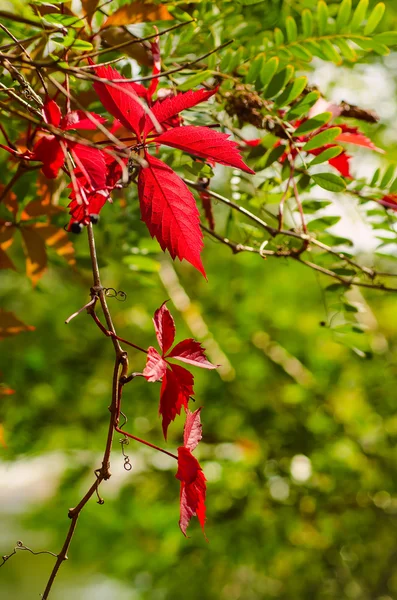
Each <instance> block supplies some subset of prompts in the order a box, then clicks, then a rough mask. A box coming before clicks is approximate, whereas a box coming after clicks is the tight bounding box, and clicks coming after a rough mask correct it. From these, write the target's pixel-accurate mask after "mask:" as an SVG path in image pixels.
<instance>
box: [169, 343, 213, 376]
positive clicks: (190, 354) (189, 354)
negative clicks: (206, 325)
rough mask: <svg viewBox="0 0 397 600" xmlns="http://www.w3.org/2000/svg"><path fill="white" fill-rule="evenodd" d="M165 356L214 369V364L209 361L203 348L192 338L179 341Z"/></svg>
mask: <svg viewBox="0 0 397 600" xmlns="http://www.w3.org/2000/svg"><path fill="white" fill-rule="evenodd" d="M167 358H175V359H177V360H181V361H182V362H185V363H189V364H190V365H194V366H195V367H202V368H203V369H216V365H213V364H212V363H210V361H209V360H208V359H207V357H206V356H205V354H204V348H203V347H202V345H201V344H200V342H196V340H193V339H192V338H188V339H187V340H183V341H182V342H179V344H177V345H176V346H175V347H174V348H173V349H172V350H171V352H170V353H169V354H168V356H167Z"/></svg>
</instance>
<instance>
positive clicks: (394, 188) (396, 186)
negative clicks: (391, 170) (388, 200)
mask: <svg viewBox="0 0 397 600" xmlns="http://www.w3.org/2000/svg"><path fill="white" fill-rule="evenodd" d="M396 192H397V177H396V179H395V180H394V181H393V183H392V184H391V186H390V188H389V193H390V194H395V193H396Z"/></svg>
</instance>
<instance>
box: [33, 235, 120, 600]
mask: <svg viewBox="0 0 397 600" xmlns="http://www.w3.org/2000/svg"><path fill="white" fill-rule="evenodd" d="M87 230H88V243H89V248H90V256H91V265H92V275H93V280H94V286H93V288H92V294H94V295H95V296H94V297H98V298H99V301H100V303H101V307H102V311H103V314H104V316H105V320H106V324H107V326H108V330H109V332H110V333H111V338H112V343H113V347H114V351H115V362H114V369H113V383H112V401H111V405H110V407H109V411H110V419H109V427H108V434H107V439H106V446H105V450H104V453H103V459H102V465H101V467H100V469H98V470H97V471H96V479H95V481H94V482H93V484H92V485H91V487H90V488H89V490H88V491H87V493H86V494H85V495H84V496H83V498H82V499H81V500H80V502H79V503H78V504H77V505H76V506H75V507H74V508H71V509H70V510H69V512H68V516H69V518H70V519H71V523H70V527H69V530H68V532H67V534H66V538H65V541H64V543H63V546H62V549H61V551H60V553H59V554H58V556H57V560H56V562H55V565H54V567H53V569H52V572H51V574H50V577H49V579H48V582H47V585H46V588H45V590H44V594H43V600H46V599H47V598H48V596H49V594H50V591H51V588H52V586H53V583H54V581H55V578H56V576H57V574H58V571H59V569H60V567H61V565H62V563H63V562H64V561H65V560H67V553H68V551H69V547H70V544H71V542H72V539H73V535H74V532H75V530H76V525H77V521H78V518H79V516H80V513H81V511H82V510H83V508H84V507H85V505H86V504H87V502H88V501H89V500H90V498H91V497H92V496H93V495H94V494H95V493H97V491H98V488H99V486H100V484H101V483H102V481H104V480H107V479H109V478H110V476H111V473H110V453H111V449H112V443H113V435H114V431H115V430H117V427H118V421H119V410H120V394H121V389H122V386H123V384H124V383H125V382H126V380H127V372H128V355H127V353H126V352H124V351H123V349H122V347H121V346H120V343H119V341H118V339H117V335H116V331H115V328H114V325H113V321H112V317H111V314H110V311H109V308H108V305H107V301H106V294H105V290H104V288H103V287H102V284H101V277H100V273H99V267H98V259H97V254H96V248H95V239H94V232H93V227H92V223H90V224H89V225H88V226H87ZM91 306H92V305H89V306H88V308H87V310H88V311H90V308H91Z"/></svg>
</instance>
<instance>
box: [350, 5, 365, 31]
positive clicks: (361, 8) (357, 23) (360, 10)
mask: <svg viewBox="0 0 397 600" xmlns="http://www.w3.org/2000/svg"><path fill="white" fill-rule="evenodd" d="M368 4H369V0H360V2H359V3H358V4H357V7H356V10H355V11H354V14H353V19H352V22H351V24H350V29H351V31H357V30H359V29H361V24H362V22H363V21H364V19H365V15H366V14H367V9H368Z"/></svg>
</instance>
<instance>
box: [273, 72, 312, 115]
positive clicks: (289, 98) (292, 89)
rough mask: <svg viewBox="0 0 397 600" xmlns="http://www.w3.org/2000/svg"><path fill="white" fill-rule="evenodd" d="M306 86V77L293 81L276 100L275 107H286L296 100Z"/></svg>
mask: <svg viewBox="0 0 397 600" xmlns="http://www.w3.org/2000/svg"><path fill="white" fill-rule="evenodd" d="M306 86H307V77H298V78H297V79H295V80H294V81H293V82H292V83H290V85H289V86H288V87H286V89H285V90H284V92H283V93H282V94H281V95H280V96H279V97H278V98H277V100H276V105H277V106H278V107H279V108H281V107H283V106H288V105H289V104H291V102H293V101H294V100H296V98H298V97H299V96H300V95H301V93H302V92H303V90H304V89H305V88H306Z"/></svg>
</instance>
